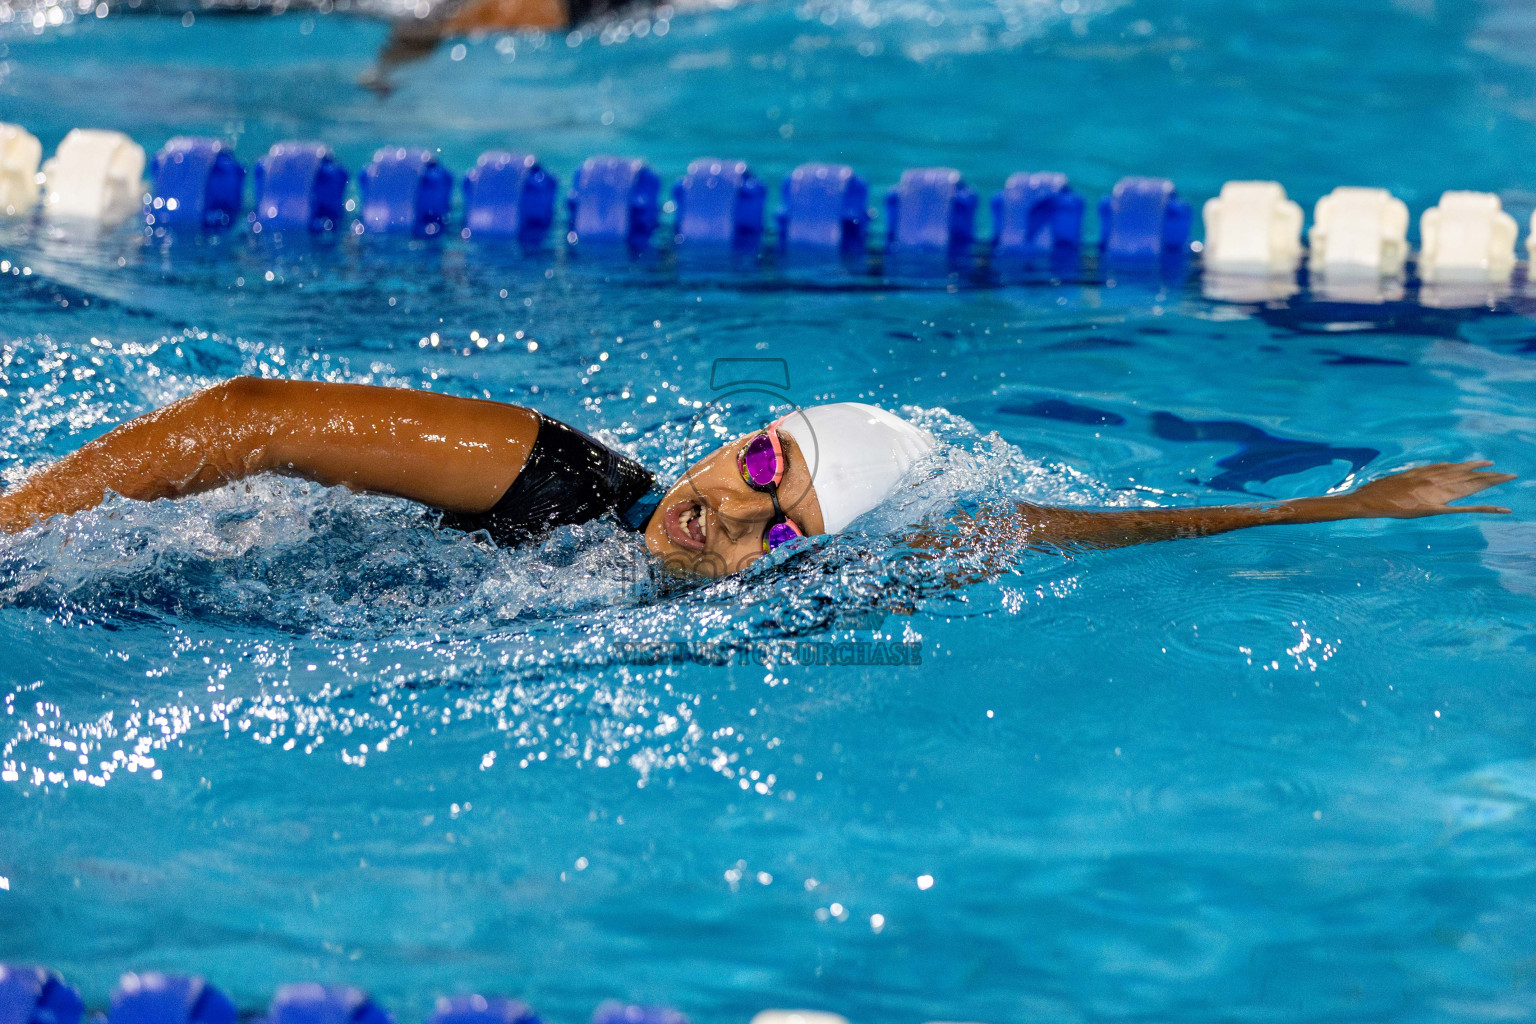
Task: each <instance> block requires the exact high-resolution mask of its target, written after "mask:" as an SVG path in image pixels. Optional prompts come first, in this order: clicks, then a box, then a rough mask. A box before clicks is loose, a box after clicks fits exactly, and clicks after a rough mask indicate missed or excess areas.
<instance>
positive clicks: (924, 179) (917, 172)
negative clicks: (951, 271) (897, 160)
mask: <svg viewBox="0 0 1536 1024" xmlns="http://www.w3.org/2000/svg"><path fill="white" fill-rule="evenodd" d="M885 209H886V217H887V220H886V223H887V225H888V226H889V230H890V235H889V239H888V242H887V246H886V247H887V248H888V249H889V250H890V251H892V252H897V251H901V250H929V251H935V250H942V251H945V252H950V253H961V252H964V251H966V250H967V249H969V248H970V246H971V242H973V241H974V240H975V238H976V193H975V191H974V190H972V189H971V187H970V186H969V185H967V184H966V183H965V180H964V179H963V178H962V177H961V176H960V172H959V171H957V170H955V169H954V168H952V167H920V168H914V169H912V170H908V171H903V172H902V174H901V181H900V183H899V184H897V186H896V187H895V188H893V189H891V191H890V192H889V193H888V194H887V195H886V197H885Z"/></svg>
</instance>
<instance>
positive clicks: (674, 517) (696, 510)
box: [661, 501, 709, 551]
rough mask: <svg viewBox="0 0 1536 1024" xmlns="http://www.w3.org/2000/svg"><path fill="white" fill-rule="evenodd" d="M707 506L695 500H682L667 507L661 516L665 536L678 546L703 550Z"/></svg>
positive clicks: (707, 528)
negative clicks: (665, 512)
mask: <svg viewBox="0 0 1536 1024" xmlns="http://www.w3.org/2000/svg"><path fill="white" fill-rule="evenodd" d="M707 512H708V507H707V506H705V505H704V504H702V503H701V502H697V501H682V502H678V503H677V504H676V505H673V506H672V507H671V508H669V509H667V514H666V515H665V516H664V517H663V518H662V521H661V522H662V528H663V529H664V530H665V531H666V534H667V538H668V539H669V540H671V541H672V543H674V544H676V545H677V546H678V547H680V548H687V549H688V550H690V551H703V550H704V538H705V537H706V536H708V533H709V524H708V520H707V518H706V513H707Z"/></svg>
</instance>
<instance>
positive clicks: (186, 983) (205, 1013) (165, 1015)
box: [107, 971, 240, 1024]
mask: <svg viewBox="0 0 1536 1024" xmlns="http://www.w3.org/2000/svg"><path fill="white" fill-rule="evenodd" d="M239 1016H240V1014H239V1013H238V1011H236V1009H235V1004H234V1003H232V1002H230V1001H229V997H228V996H226V995H225V994H224V993H223V992H220V991H219V990H218V989H216V988H214V987H213V986H212V985H210V984H208V983H207V982H205V981H204V980H203V979H202V978H191V977H184V976H180V975H167V974H159V973H157V972H154V971H146V972H144V973H142V974H125V975H123V978H122V981H120V982H119V983H118V986H117V991H115V992H113V993H112V1012H111V1013H109V1014H108V1015H107V1022H108V1024H235V1022H236V1021H237V1020H238V1019H239Z"/></svg>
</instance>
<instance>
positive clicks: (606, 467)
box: [443, 413, 661, 545]
mask: <svg viewBox="0 0 1536 1024" xmlns="http://www.w3.org/2000/svg"><path fill="white" fill-rule="evenodd" d="M660 500H661V488H660V487H658V486H657V484H656V477H655V475H654V474H652V473H651V471H650V470H648V469H646V468H645V467H644V466H642V465H640V463H638V462H636V461H635V460H633V459H630V458H626V457H625V456H623V455H620V454H619V453H618V452H616V451H614V450H613V449H611V448H609V447H608V446H607V445H604V444H602V443H601V442H599V441H596V440H594V439H593V438H591V437H588V436H587V435H586V434H583V433H582V432H581V431H579V430H577V429H575V428H574V427H568V426H566V425H565V424H564V423H561V422H560V421H559V420H552V419H550V418H549V417H548V416H545V415H543V414H542V413H540V414H539V433H538V436H537V437H535V438H534V441H533V448H532V449H531V450H530V451H529V452H528V461H527V462H525V463H523V469H522V472H520V473H518V474H517V479H516V480H514V481H512V486H510V487H508V488H507V492H506V493H505V494H503V495H502V496H501V500H499V501H498V502H496V504H495V505H492V506H491V507H490V508H489V509H487V510H486V511H484V512H475V513H465V512H446V513H444V514H443V525H444V526H448V527H452V528H453V529H455V530H464V531H466V532H470V533H472V532H474V531H476V530H485V531H487V532H488V533H490V535H491V539H492V540H494V541H496V543H498V544H505V545H514V544H521V543H523V542H525V541H528V540H532V539H533V538H535V537H537V536H539V535H540V534H543V533H547V532H548V531H550V530H552V529H554V528H555V527H557V526H564V525H566V524H569V523H585V522H589V521H590V520H593V519H597V518H599V517H600V516H605V515H612V516H614V517H615V518H617V519H618V521H619V523H620V524H621V525H623V526H624V527H626V528H627V529H630V530H634V531H637V532H638V531H642V530H644V529H645V527H646V524H647V523H649V522H650V519H651V513H652V512H654V511H655V510H656V506H657V504H659V503H660Z"/></svg>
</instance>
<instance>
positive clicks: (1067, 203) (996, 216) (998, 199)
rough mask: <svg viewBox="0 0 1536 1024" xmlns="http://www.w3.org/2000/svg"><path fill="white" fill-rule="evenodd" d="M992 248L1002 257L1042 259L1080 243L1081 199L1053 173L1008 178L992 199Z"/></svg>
mask: <svg viewBox="0 0 1536 1024" xmlns="http://www.w3.org/2000/svg"><path fill="white" fill-rule="evenodd" d="M992 225H993V236H992V244H993V247H994V248H995V249H996V250H997V252H999V253H1001V254H1004V255H1020V256H1043V255H1049V254H1051V253H1054V252H1056V251H1057V250H1060V249H1076V248H1077V247H1078V246H1079V245H1081V244H1082V240H1083V197H1082V196H1080V195H1078V194H1077V193H1076V192H1074V191H1072V186H1071V185H1069V184H1067V176H1066V175H1065V174H1058V173H1056V172H1054V171H1045V172H1041V173H1036V174H1030V173H1026V172H1020V173H1018V174H1012V175H1009V176H1008V181H1007V182H1006V183H1005V184H1004V185H1003V190H1002V191H1001V192H999V193H997V195H995V196H993V197H992Z"/></svg>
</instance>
